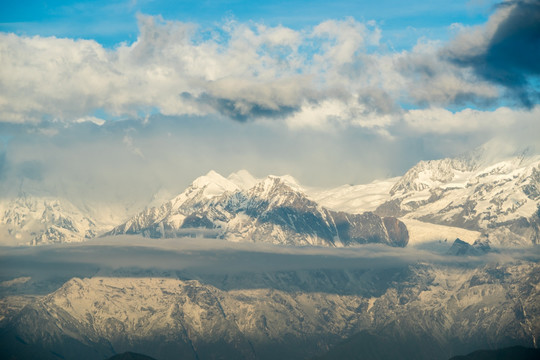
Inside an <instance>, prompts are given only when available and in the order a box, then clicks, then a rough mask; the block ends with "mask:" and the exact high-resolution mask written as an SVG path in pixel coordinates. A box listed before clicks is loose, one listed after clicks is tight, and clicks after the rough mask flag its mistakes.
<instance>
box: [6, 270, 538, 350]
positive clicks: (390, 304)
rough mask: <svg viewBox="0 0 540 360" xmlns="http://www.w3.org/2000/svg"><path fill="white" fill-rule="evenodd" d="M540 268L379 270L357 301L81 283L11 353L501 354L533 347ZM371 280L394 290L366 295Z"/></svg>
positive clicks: (41, 313) (354, 282)
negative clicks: (342, 350)
mask: <svg viewBox="0 0 540 360" xmlns="http://www.w3.org/2000/svg"><path fill="white" fill-rule="evenodd" d="M539 270H540V269H539V267H538V265H537V264H532V263H522V264H514V265H488V266H485V267H482V268H479V269H467V268H460V267H448V266H433V265H414V266H410V267H408V268H407V269H405V271H404V269H403V268H400V269H379V270H371V271H368V272H365V271H364V272H360V273H358V274H357V275H354V276H352V277H349V285H350V286H352V288H353V289H356V288H357V289H358V290H359V291H358V292H357V294H350V295H343V294H336V293H329V292H309V291H305V290H304V291H302V290H300V291H299V290H298V284H299V282H298V276H300V274H297V276H292V277H290V279H291V280H290V284H289V286H290V289H294V290H276V289H273V288H271V287H270V288H257V287H254V288H252V289H246V288H245V287H249V285H246V286H245V287H244V288H239V289H236V290H225V289H221V288H219V287H215V286H212V285H209V284H205V283H204V282H201V281H197V280H178V279H174V278H142V277H127V278H118V277H94V278H89V279H77V278H74V279H72V280H70V281H68V282H67V283H66V284H65V285H64V286H62V287H61V288H60V289H59V290H57V291H55V292H54V293H52V294H50V295H47V296H45V297H42V298H39V299H37V300H35V301H34V302H32V303H30V304H29V305H27V306H26V307H24V308H23V309H22V310H20V312H19V313H17V314H16V315H14V316H11V317H10V319H11V320H10V321H9V322H8V323H7V324H6V323H4V326H3V329H2V330H1V331H0V345H2V348H3V349H6V351H8V350H9V351H15V352H18V353H24V351H29V349H31V350H32V351H33V352H34V355H35V354H39V353H40V351H41V352H42V353H44V354H49V355H51V354H53V353H52V351H54V353H56V355H57V356H58V357H63V358H65V359H74V358H77V359H100V360H101V359H103V358H106V357H107V356H111V355H112V354H114V353H118V352H123V351H134V352H142V353H145V354H148V355H150V356H152V357H155V358H159V359H163V360H167V359H177V358H182V359H200V360H203V359H212V358H216V357H222V358H227V359H275V358H276V357H279V358H288V359H301V358H306V356H315V355H317V354H322V353H324V352H326V351H327V350H328V349H329V348H330V347H331V346H333V345H335V344H337V343H339V342H340V341H342V340H344V339H351V340H349V343H351V342H352V343H359V344H364V345H366V344H368V345H369V346H361V347H357V346H353V348H354V349H357V350H355V351H357V352H356V353H355V354H356V355H355V356H357V357H358V358H369V359H385V357H384V356H385V354H387V353H388V351H389V350H391V349H399V357H400V358H401V359H405V360H407V359H421V360H422V359H426V360H427V359H430V360H438V359H440V360H446V359H448V358H449V357H451V356H453V355H455V354H459V353H467V352H470V351H472V350H474V349H478V348H490V347H491V346H493V344H496V345H497V346H507V345H508V346H510V345H523V346H529V347H532V346H534V344H535V343H536V341H537V339H538V336H539V334H540V327H539V326H540V325H539V324H540V306H539V304H538V301H537V300H538V298H539V296H540V293H539V288H538V286H535V284H539V283H540V278H539V276H540V275H539V274H540V271H539ZM341 271H342V277H347V275H346V274H347V272H343V270H341ZM350 274H351V273H350ZM301 276H302V279H303V280H304V281H305V282H306V283H311V282H312V281H311V279H313V280H315V279H318V280H317V281H319V282H320V281H321V274H320V272H319V271H317V270H313V271H310V272H307V273H303V275H301ZM273 277H276V278H277V276H275V275H274V276H273ZM255 278H256V277H255ZM369 278H372V279H377V278H379V279H387V280H388V281H378V282H375V283H373V285H375V286H378V287H379V288H378V290H377V291H376V292H372V293H371V294H372V295H368V294H366V293H364V294H365V295H361V294H362V289H363V288H364V287H365V284H366V280H367V279H369ZM246 279H248V278H246ZM252 279H253V278H252ZM330 279H331V278H328V281H330ZM323 281H324V280H323ZM281 286H282V287H283V284H282V285H281ZM328 288H331V284H328ZM374 334H375V335H374ZM335 349H338V348H335ZM334 351H337V350H334ZM338 354H339V353H338ZM7 355H10V354H9V353H7ZM21 358H24V357H21ZM351 358H354V357H351Z"/></svg>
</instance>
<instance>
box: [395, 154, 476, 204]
mask: <svg viewBox="0 0 540 360" xmlns="http://www.w3.org/2000/svg"><path fill="white" fill-rule="evenodd" d="M474 168H475V165H474V164H472V163H470V162H465V161H462V160H460V159H442V160H430V161H420V162H419V163H418V164H416V165H415V166H414V167H413V168H411V169H410V170H409V171H407V172H406V173H405V175H403V177H402V178H401V179H400V180H399V181H398V182H397V183H396V184H395V185H394V186H393V187H392V189H390V195H392V196H394V195H397V194H403V193H407V192H411V191H422V190H425V189H430V188H433V187H437V186H440V185H442V184H446V183H450V182H452V181H453V180H455V179H457V178H460V177H463V176H467V174H468V173H470V172H471V171H473V170H474Z"/></svg>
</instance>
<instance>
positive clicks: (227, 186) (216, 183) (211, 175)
mask: <svg viewBox="0 0 540 360" xmlns="http://www.w3.org/2000/svg"><path fill="white" fill-rule="evenodd" d="M191 187H192V188H193V189H202V190H203V194H204V196H205V197H206V198H207V199H210V198H213V197H215V196H219V195H222V194H223V193H224V192H226V191H229V192H233V191H236V190H239V187H238V185H236V184H235V183H234V182H232V181H230V180H228V179H226V178H224V177H223V176H221V175H220V174H218V173H217V172H215V171H214V170H210V171H209V172H208V173H207V174H206V175H204V176H201V177H198V178H197V179H195V181H193V183H192V184H191Z"/></svg>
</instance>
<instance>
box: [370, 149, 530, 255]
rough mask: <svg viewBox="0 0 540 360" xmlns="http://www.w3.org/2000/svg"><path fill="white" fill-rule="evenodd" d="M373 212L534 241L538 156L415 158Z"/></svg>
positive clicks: (497, 240)
mask: <svg viewBox="0 0 540 360" xmlns="http://www.w3.org/2000/svg"><path fill="white" fill-rule="evenodd" d="M390 194H391V198H390V199H389V200H388V201H386V202H385V203H384V204H382V205H380V206H379V207H378V208H377V210H376V212H377V213H378V214H379V215H383V216H399V217H403V216H405V217H407V218H412V219H417V220H421V221H425V222H430V223H434V224H440V225H447V226H454V227H460V228H464V229H468V230H475V231H481V232H482V233H484V234H485V235H489V238H490V241H491V242H492V243H493V244H499V245H502V246H510V245H512V246H514V245H531V244H537V243H539V242H540V235H539V234H540V226H539V224H538V216H537V215H536V214H537V211H538V210H537V209H538V206H539V202H540V157H539V156H529V157H525V156H517V157H513V158H508V159H505V160H502V161H498V162H497V163H492V164H489V165H485V164H481V165H480V163H476V164H473V163H472V162H463V161H462V160H460V159H443V160H438V161H428V162H420V163H419V164H417V165H416V166H415V167H413V168H412V169H411V170H409V171H408V172H407V173H406V174H405V175H404V176H403V177H402V178H401V180H400V181H399V182H398V183H396V185H395V186H394V187H393V188H392V190H391V191H390Z"/></svg>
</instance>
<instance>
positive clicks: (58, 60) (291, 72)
mask: <svg viewBox="0 0 540 360" xmlns="http://www.w3.org/2000/svg"><path fill="white" fill-rule="evenodd" d="M539 13H540V12H539V5H538V2H536V1H532V0H522V1H507V2H504V3H503V4H502V5H500V6H499V7H498V8H497V9H496V11H495V12H494V14H493V15H492V16H491V17H490V19H489V21H488V22H487V23H486V24H485V25H482V26H478V27H474V28H464V27H460V29H461V30H460V31H459V32H458V34H457V36H456V37H455V39H454V40H452V41H451V42H450V43H448V44H444V43H440V42H437V41H429V40H427V39H420V40H419V41H418V43H417V45H416V46H415V47H414V48H412V49H411V50H409V51H401V52H394V51H390V50H388V48H387V45H386V44H385V42H384V38H383V34H384V33H383V29H381V27H380V26H379V24H377V23H375V22H373V21H368V22H359V21H356V20H355V19H352V18H347V19H344V20H327V21H324V22H322V23H320V24H319V25H317V26H314V27H309V28H305V29H301V30H293V29H291V28H287V27H284V26H275V27H270V26H265V25H263V24H258V23H252V22H249V23H239V22H236V21H232V20H228V21H225V22H223V23H221V24H219V25H217V26H215V27H213V28H201V27H199V26H197V25H196V24H191V23H184V22H179V21H168V20H164V19H163V18H162V17H161V16H148V15H139V16H138V23H139V32H140V34H139V37H138V39H137V40H136V41H135V42H134V43H132V44H127V43H122V44H119V45H118V46H117V47H115V48H113V49H106V48H104V47H103V46H102V45H100V44H99V43H97V42H95V41H93V40H82V39H78V40H75V39H60V38H55V37H39V36H35V37H24V36H17V35H14V34H6V33H2V34H0V68H1V70H0V71H1V77H0V79H1V81H0V90H1V91H0V94H1V95H0V121H2V122H10V123H41V122H43V121H51V120H52V121H61V122H83V121H91V122H94V123H98V124H99V123H102V122H103V119H101V118H100V116H99V115H97V114H99V113H103V114H106V116H102V117H105V118H115V117H128V116H129V117H139V116H143V117H144V116H146V115H148V114H153V113H156V112H157V113H161V114H163V115H173V116H185V115H201V116H202V115H218V116H224V117H227V118H230V119H233V120H236V121H239V122H249V121H253V120H258V119H263V120H273V119H282V120H284V122H285V123H286V124H287V125H288V126H290V127H297V128H298V127H313V128H323V129H326V128H329V127H336V126H337V127H340V126H341V127H343V126H345V127H348V126H357V127H363V128H367V129H374V130H376V131H380V132H381V133H385V132H387V131H388V129H389V128H390V127H391V126H394V125H395V124H396V123H399V122H400V121H405V122H408V121H409V119H410V118H412V117H416V115H420V118H422V117H423V118H425V117H426V116H430V115H431V114H433V111H434V110H432V109H433V108H436V109H445V108H446V109H448V108H450V109H460V107H461V108H463V107H465V106H471V105H473V106H475V107H477V108H480V109H482V108H488V109H493V108H497V107H500V106H502V105H503V104H504V103H505V102H508V101H511V100H512V99H516V98H517V99H518V100H519V104H521V105H524V106H525V107H526V108H529V109H532V108H534V105H535V104H536V102H537V100H538V82H537V80H538V75H539V73H540V68H539V67H538V64H539V63H540V53H539V50H538V49H539V48H540V46H538V39H539V36H538V33H539V27H538V24H539V23H540V21H539ZM458 27H459V26H458ZM535 79H536V80H535ZM411 108H412V109H414V112H412V111H410V109H411ZM424 110H426V111H427V115H425V114H423V113H419V111H424ZM454 111H455V110H454ZM458 117H459V116H458ZM413 125H414V126H413V127H417V126H418V122H415V123H414V124H413Z"/></svg>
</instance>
